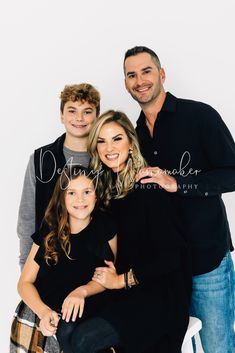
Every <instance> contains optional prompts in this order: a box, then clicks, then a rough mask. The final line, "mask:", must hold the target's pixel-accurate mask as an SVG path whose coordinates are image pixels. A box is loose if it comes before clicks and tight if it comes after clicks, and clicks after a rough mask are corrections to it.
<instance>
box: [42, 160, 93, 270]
mask: <svg viewBox="0 0 235 353" xmlns="http://www.w3.org/2000/svg"><path fill="white" fill-rule="evenodd" d="M79 176H86V177H87V178H89V179H90V180H91V181H92V182H93V185H94V177H93V174H92V172H91V171H90V170H88V169H87V168H85V167H82V166H80V165H77V166H76V165H75V166H71V167H68V168H66V169H64V170H63V172H62V174H61V175H60V177H59V178H58V180H57V182H56V185H55V189H54V192H53V194H52V197H51V200H50V202H49V205H48V207H47V209H46V211H45V216H44V221H45V223H46V224H47V226H48V227H49V233H48V234H47V235H46V237H45V239H44V246H45V254H44V258H45V261H46V263H47V264H48V265H50V264H54V265H56V264H57V263H58V259H59V252H58V243H59V244H60V246H61V248H62V250H63V251H64V253H65V255H66V256H67V257H68V258H69V259H71V258H70V256H69V254H70V251H71V243H70V233H71V230H70V225H69V214H68V212H67V209H66V206H65V194H66V190H67V188H68V187H69V183H70V180H74V179H77V178H78V177H79ZM94 186H95V185H94ZM71 260H72V259H71Z"/></svg>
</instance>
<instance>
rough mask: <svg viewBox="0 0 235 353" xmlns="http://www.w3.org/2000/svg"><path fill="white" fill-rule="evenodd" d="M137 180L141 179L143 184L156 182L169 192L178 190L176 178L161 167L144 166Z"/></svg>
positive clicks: (137, 175)
mask: <svg viewBox="0 0 235 353" xmlns="http://www.w3.org/2000/svg"><path fill="white" fill-rule="evenodd" d="M135 180H136V181H137V182H138V181H139V180H140V182H141V183H142V184H147V183H156V184H158V185H160V186H161V187H162V188H163V189H165V190H166V191H168V192H176V191H177V182H176V179H175V178H174V177H172V176H170V175H168V174H167V173H166V171H165V170H162V169H160V168H159V167H146V168H142V169H141V170H140V171H139V172H138V173H137V174H136V177H135Z"/></svg>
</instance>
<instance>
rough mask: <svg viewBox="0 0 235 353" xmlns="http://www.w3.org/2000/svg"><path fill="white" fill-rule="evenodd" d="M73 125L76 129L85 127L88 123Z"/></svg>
mask: <svg viewBox="0 0 235 353" xmlns="http://www.w3.org/2000/svg"><path fill="white" fill-rule="evenodd" d="M72 126H73V127H75V128H76V129H84V128H85V127H87V125H86V124H72Z"/></svg>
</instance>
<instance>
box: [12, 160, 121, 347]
mask: <svg viewBox="0 0 235 353" xmlns="http://www.w3.org/2000/svg"><path fill="white" fill-rule="evenodd" d="M95 178H96V177H95V176H94V175H93V174H92V173H91V172H89V171H88V170H87V169H86V168H84V167H81V166H75V167H72V168H70V169H69V170H67V171H65V172H63V174H62V175H61V177H60V178H59V179H58V181H57V184H56V187H55V190H54V193H53V196H52V198H51V201H50V203H49V205H48V208H47V210H46V213H45V218H44V219H45V222H44V223H45V224H44V226H43V227H42V229H41V231H40V232H38V233H35V234H34V235H33V236H32V238H33V241H34V243H33V246H32V249H31V252H30V254H29V256H28V259H27V262H26V264H25V266H24V268H23V271H22V274H21V276H20V279H19V282H18V291H19V294H20V296H21V297H22V299H23V302H21V303H20V305H19V306H18V310H17V314H16V316H15V319H14V321H13V325H12V332H11V353H13V352H18V350H17V347H23V348H24V349H25V351H26V352H39V351H40V352H44V351H47V352H48V349H51V350H50V352H53V353H55V352H56V351H58V347H57V348H56V340H55V342H54V347H53V345H52V344H50V345H47V343H46V340H45V337H44V336H53V335H56V336H57V339H58V341H59V343H60V348H61V350H63V352H64V353H67V352H70V350H69V349H70V348H69V345H70V336H71V333H72V332H73V330H75V329H76V326H77V325H78V323H79V322H80V321H84V320H86V319H87V318H89V317H91V316H94V315H96V314H97V313H98V312H99V309H100V308H103V307H104V305H105V303H107V299H108V293H107V291H106V292H104V291H105V288H104V287H103V286H102V285H100V284H99V283H96V282H95V281H93V280H92V275H93V272H94V270H95V268H96V267H97V266H104V265H105V263H104V261H105V260H111V261H113V259H114V256H115V254H116V235H115V234H116V229H115V225H114V224H113V223H112V221H111V220H110V218H108V217H107V216H106V214H104V213H103V212H101V211H98V210H95V205H96V203H97V196H96V192H95V185H94V180H95ZM45 229H47V232H46V234H45ZM85 302H86V303H85ZM30 309H31V310H30ZM32 312H33V313H34V314H35V315H32ZM37 324H38V325H39V328H40V331H41V332H42V334H43V335H41V334H40V332H39V330H38V329H37ZM39 347H40V348H39ZM49 347H50V348H49ZM40 349H41V350H40Z"/></svg>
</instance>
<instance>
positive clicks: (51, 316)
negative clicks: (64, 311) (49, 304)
mask: <svg viewBox="0 0 235 353" xmlns="http://www.w3.org/2000/svg"><path fill="white" fill-rule="evenodd" d="M59 319H60V318H59V315H58V314H57V313H56V312H55V311H53V310H51V309H50V308H48V309H47V310H46V311H45V312H44V313H43V315H42V317H41V320H40V323H39V328H40V330H41V332H42V334H43V335H44V336H53V335H55V334H56V330H57V326H58V322H59Z"/></svg>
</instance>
